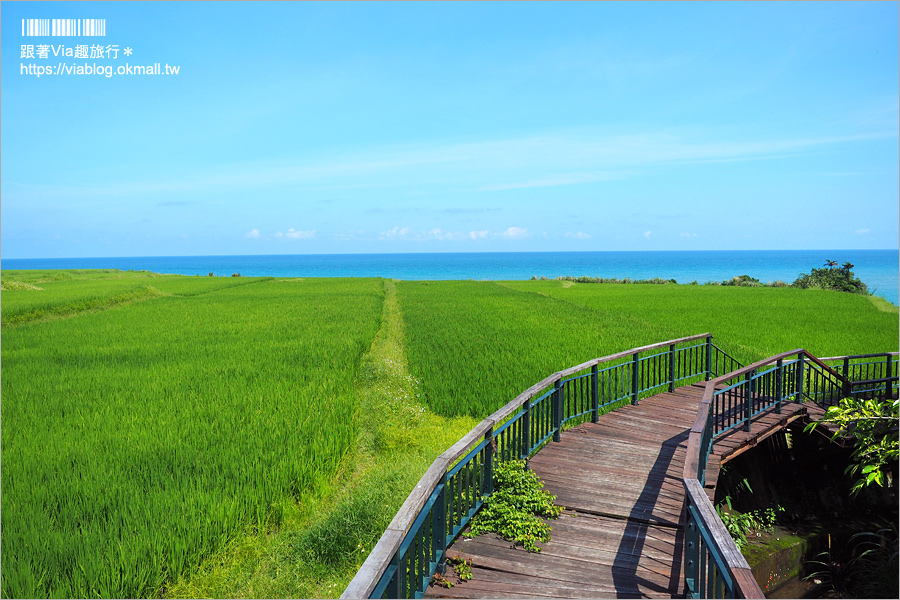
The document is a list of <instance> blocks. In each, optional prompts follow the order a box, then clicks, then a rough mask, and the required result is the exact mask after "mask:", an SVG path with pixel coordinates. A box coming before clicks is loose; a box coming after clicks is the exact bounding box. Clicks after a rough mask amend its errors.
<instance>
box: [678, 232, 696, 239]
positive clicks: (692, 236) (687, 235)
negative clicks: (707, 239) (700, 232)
mask: <svg viewBox="0 0 900 600" xmlns="http://www.w3.org/2000/svg"><path fill="white" fill-rule="evenodd" d="M681 237H683V238H695V237H697V234H696V233H688V232H686V231H685V232H684V233H682V234H681Z"/></svg>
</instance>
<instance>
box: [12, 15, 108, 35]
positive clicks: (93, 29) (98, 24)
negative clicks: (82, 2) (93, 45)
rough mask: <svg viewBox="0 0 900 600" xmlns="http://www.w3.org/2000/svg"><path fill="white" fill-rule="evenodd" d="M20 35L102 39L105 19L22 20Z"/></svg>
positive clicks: (104, 31) (104, 32)
mask: <svg viewBox="0 0 900 600" xmlns="http://www.w3.org/2000/svg"><path fill="white" fill-rule="evenodd" d="M22 35H23V36H24V37H33V36H88V37H102V36H105V35H106V19H22Z"/></svg>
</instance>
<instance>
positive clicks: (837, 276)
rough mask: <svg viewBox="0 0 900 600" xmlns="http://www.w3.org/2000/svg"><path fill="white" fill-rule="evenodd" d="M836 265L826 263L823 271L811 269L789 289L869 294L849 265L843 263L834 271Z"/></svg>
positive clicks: (834, 263)
mask: <svg viewBox="0 0 900 600" xmlns="http://www.w3.org/2000/svg"><path fill="white" fill-rule="evenodd" d="M836 264H837V263H836V262H835V261H833V260H829V261H826V263H825V267H826V268H823V269H813V270H812V272H811V273H801V274H800V276H799V277H797V279H796V280H795V281H794V283H792V284H791V287H795V288H801V289H804V290H806V289H821V290H835V291H838V292H849V293H851V294H864V295H868V294H869V289H868V288H867V287H866V284H865V283H863V282H862V281H860V280H859V279H858V278H857V277H856V276H855V275H854V274H853V271H851V270H850V269H852V268H853V265H852V264H851V263H848V262H847V263H844V264H843V266H841V268H839V269H835V268H834V267H835V265H836Z"/></svg>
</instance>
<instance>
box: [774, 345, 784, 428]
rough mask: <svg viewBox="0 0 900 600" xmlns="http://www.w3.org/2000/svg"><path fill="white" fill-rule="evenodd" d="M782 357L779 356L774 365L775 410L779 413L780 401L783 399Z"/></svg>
mask: <svg viewBox="0 0 900 600" xmlns="http://www.w3.org/2000/svg"><path fill="white" fill-rule="evenodd" d="M783 388H784V359H783V358H779V359H778V363H777V366H776V367H775V412H776V413H777V414H779V415H780V414H781V403H782V402H783V401H784V389H783Z"/></svg>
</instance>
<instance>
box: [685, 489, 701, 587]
mask: <svg viewBox="0 0 900 600" xmlns="http://www.w3.org/2000/svg"><path fill="white" fill-rule="evenodd" d="M684 537H685V540H684V585H685V587H687V596H688V597H689V598H696V597H697V592H698V590H697V575H698V573H697V568H698V566H699V564H700V560H699V559H700V531H699V530H698V529H697V520H696V519H695V518H694V513H693V512H692V511H691V506H690V500H688V506H687V527H685V532H684Z"/></svg>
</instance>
